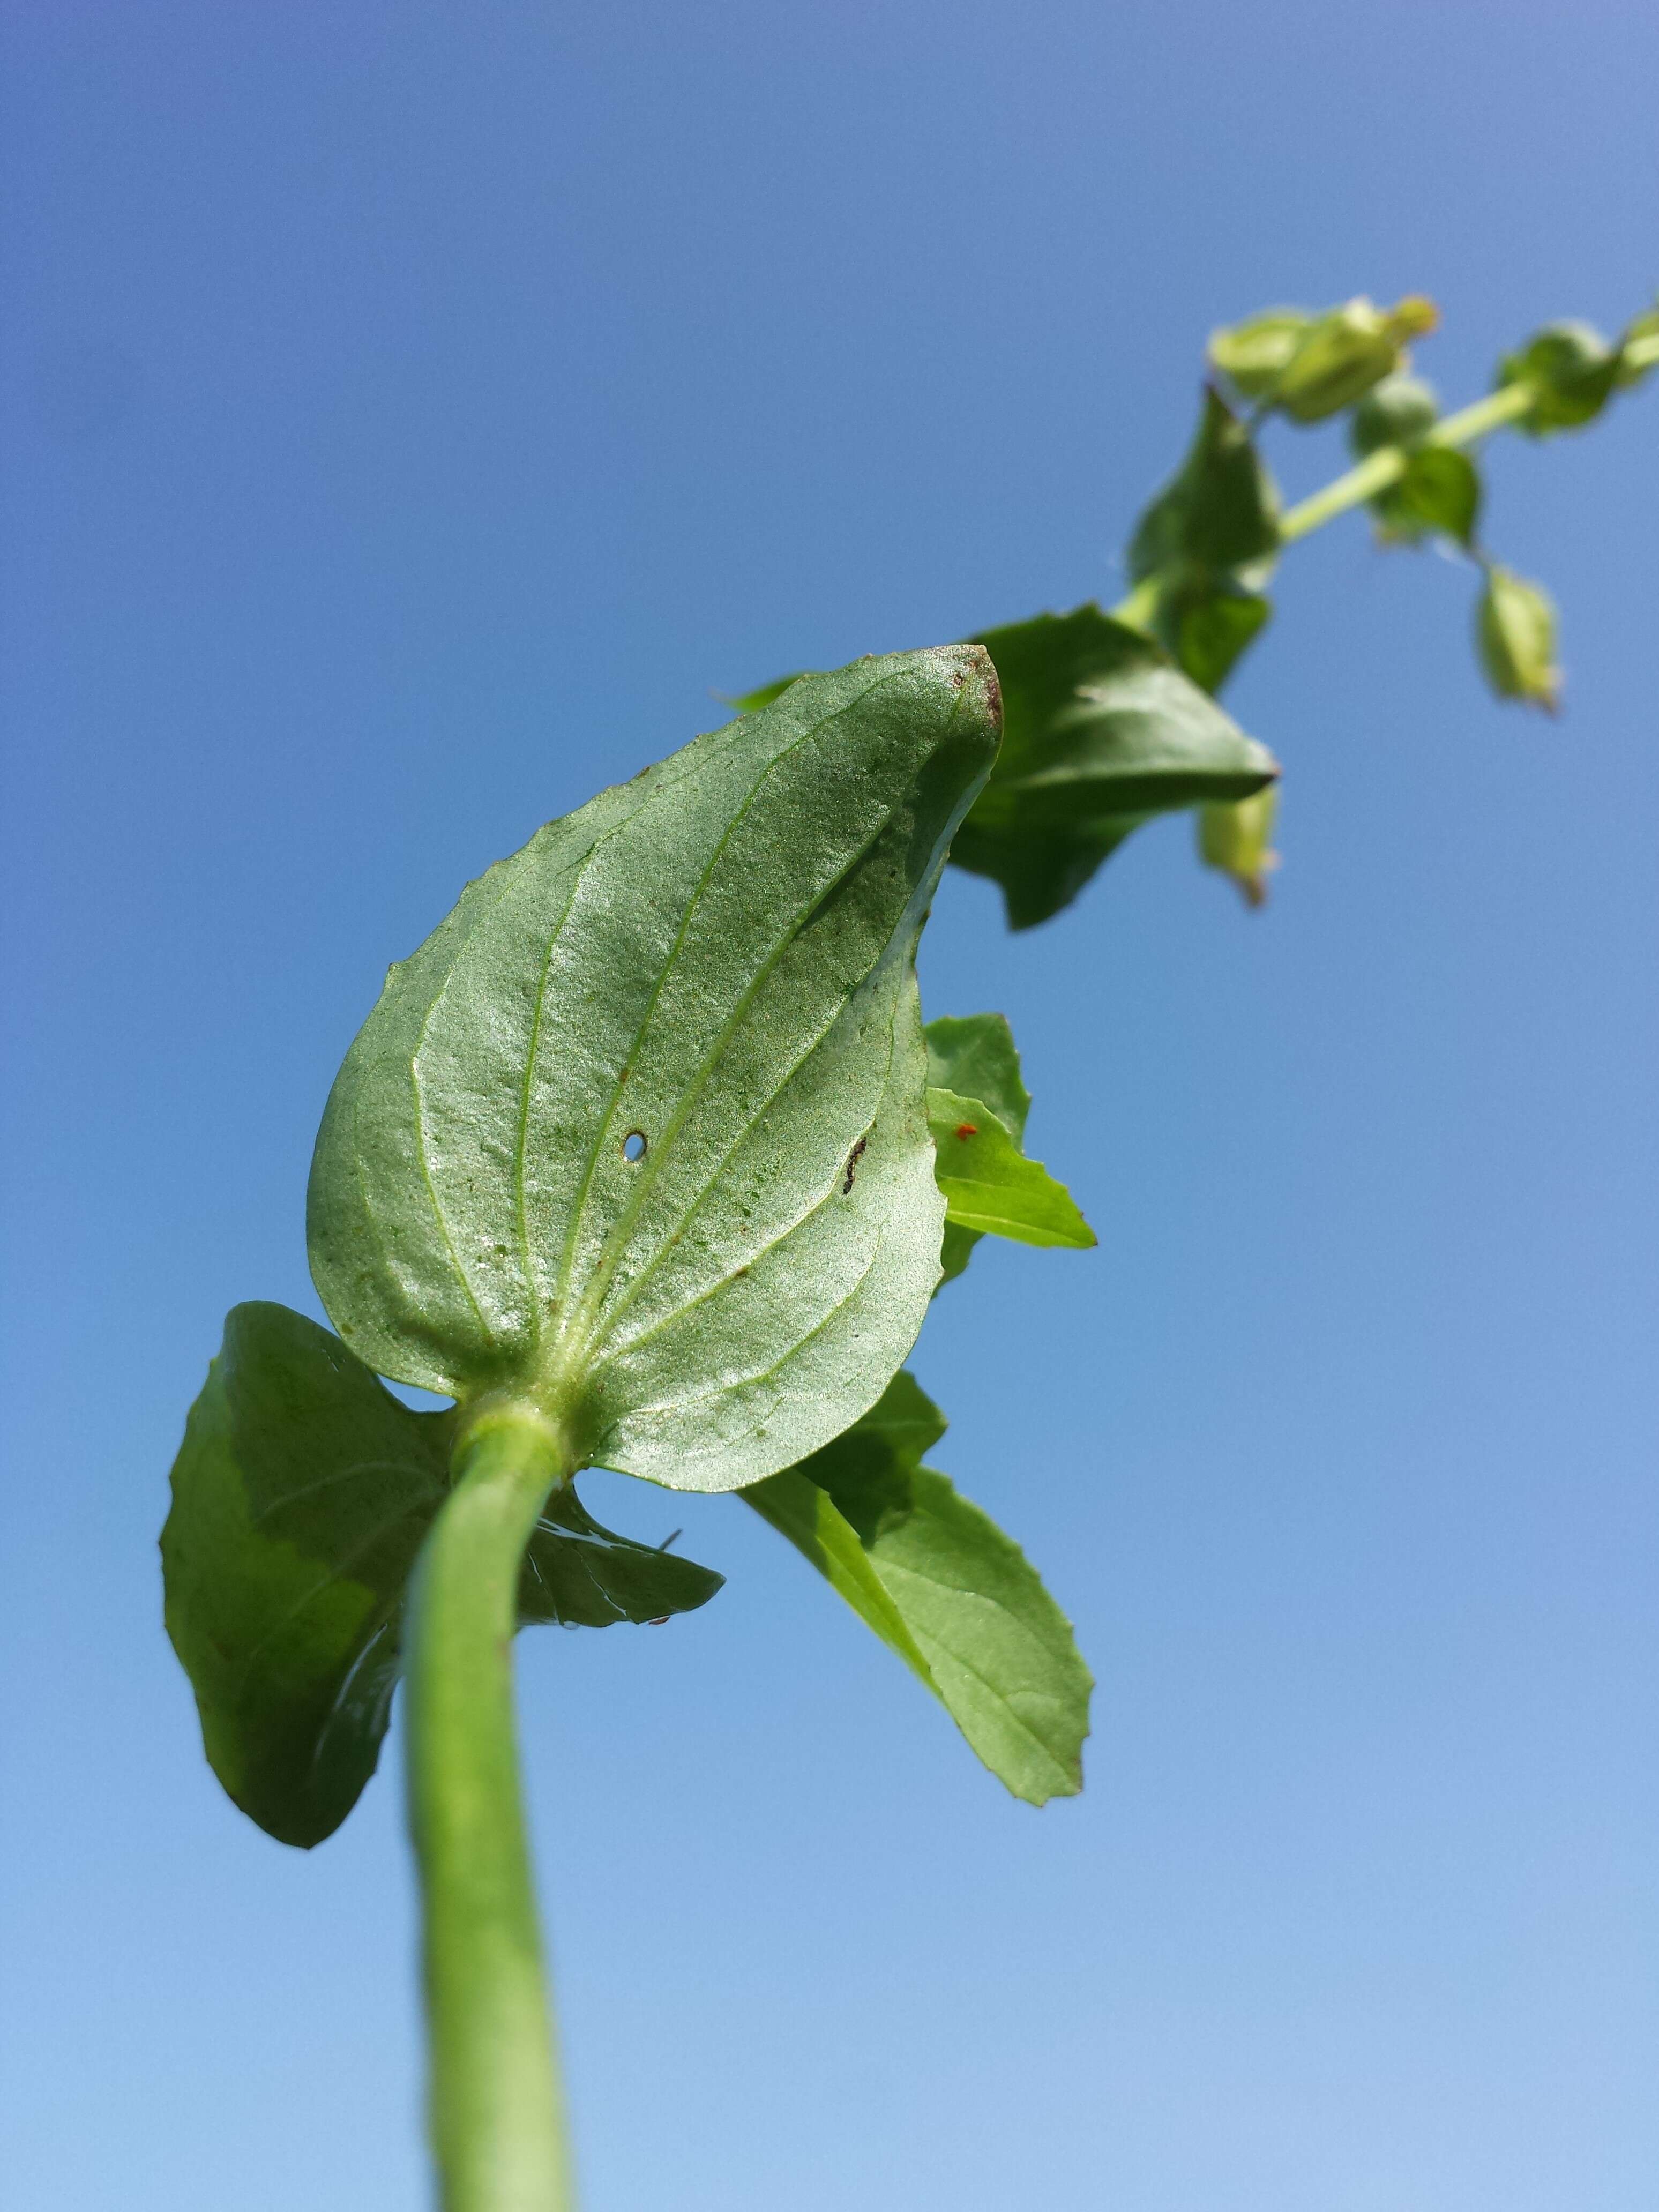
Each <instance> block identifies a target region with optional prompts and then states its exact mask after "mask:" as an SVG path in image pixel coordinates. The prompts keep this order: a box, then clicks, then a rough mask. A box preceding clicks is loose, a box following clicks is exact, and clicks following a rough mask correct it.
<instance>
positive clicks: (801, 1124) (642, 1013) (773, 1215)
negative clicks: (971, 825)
mask: <svg viewBox="0 0 1659 2212" xmlns="http://www.w3.org/2000/svg"><path fill="white" fill-rule="evenodd" d="M997 730H998V708H997V687H996V681H995V675H994V671H993V669H992V666H991V664H990V662H989V660H988V659H987V656H986V654H985V653H983V652H982V651H981V649H980V648H978V647H972V646H968V647H945V648H941V649H939V650H938V651H934V652H929V653H908V654H896V655H891V656H889V657H888V658H887V659H871V660H866V661H860V662H858V663H856V664H854V666H852V667H851V668H848V669H844V670H842V671H840V672H839V673H837V674H835V675H830V676H811V677H804V678H800V679H799V680H798V681H796V682H794V683H792V684H790V685H789V686H788V687H787V690H785V691H784V692H783V693H782V694H781V696H779V697H778V698H777V699H776V700H775V702H774V703H772V704H771V705H769V706H768V707H766V708H763V709H762V710H761V711H759V712H757V713H753V714H744V715H743V716H741V717H740V718H739V719H738V720H736V721H734V722H732V723H730V724H728V725H727V726H726V727H725V728H724V729H721V730H718V731H716V732H714V733H713V734H712V735H710V736H708V737H703V738H697V739H696V740H695V741H694V743H692V744H690V745H688V746H687V747H685V748H684V750H683V751H681V752H679V753H677V754H675V755H673V756H672V757H671V758H669V759H668V760H666V761H665V762H663V763H660V764H659V766H658V767H655V768H653V769H647V770H646V771H645V773H644V774H643V775H640V776H637V777H635V780H634V781H633V782H632V783H631V784H627V785H623V786H621V787H618V788H617V789H614V790H611V791H608V792H605V793H602V794H601V796H600V797H599V798H598V799H594V800H593V801H592V802H591V803H590V804H589V805H586V806H584V807H583V808H581V809H580V811H578V812H577V813H575V814H573V815H569V816H568V817H564V818H563V819H562V820H561V821H558V822H555V823H550V824H549V825H548V827H547V828H546V829H543V830H542V831H541V832H539V833H538V836H536V837H535V838H533V839H532V841H531V842H530V843H529V844H528V845H527V846H526V848H524V850H523V851H522V852H520V853H519V854H515V855H514V856H513V858H512V859H511V860H505V861H503V862H501V864H500V865H499V866H496V867H495V868H492V869H491V870H490V871H489V873H488V874H487V875H486V876H484V877H483V878H480V879H479V881H478V882H477V883H475V884H472V885H471V887H470V888H469V890H467V891H466V892H465V895H464V896H463V897H462V899H461V901H460V902H459V905H458V906H457V907H456V908H455V909H454V911H453V914H452V915H450V916H449V918H448V920H447V921H445V922H444V923H443V924H442V925H441V927H440V928H439V929H438V930H437V931H436V932H435V933H434V934H433V936H432V937H430V938H429V939H428V940H427V942H426V943H425V944H424V945H422V947H421V948H420V950H419V951H417V952H416V953H415V955H414V956H413V957H411V958H410V960H408V961H406V962H404V963H403V964H402V965H401V966H399V967H397V968H394V969H392V971H391V973H390V974H389V975H388V977H387V979H386V988H385V990H384V992H383V993H382V994H381V998H380V1004H379V1005H378V1006H376V1008H375V1010H374V1013H373V1014H372V1015H371V1016H370V1018H369V1019H368V1023H367V1024H365V1026H364V1028H363V1030H362V1032H361V1034H360V1035H359V1036H358V1038H357V1041H356V1043H355V1044H354V1045H353V1047H352V1048H351V1051H350V1053H349V1054H348V1056H347V1059H346V1061H345V1065H344V1066H343V1068H342V1070H341V1073H340V1075H339V1077H338V1079H337V1082H336V1084H335V1087H334V1090H333V1092H332V1094H331V1097H330V1100H329V1104H328V1109H327V1112H326V1114H325V1118H324V1122H323V1127H322V1131H321V1133H320V1135H319V1139H318V1146H317V1155H316V1159H315V1162H314V1164H313V1173H312V1182H311V1194H310V1213H309V1228H310V1242H311V1255H312V1267H313V1275H314V1277H315V1279H316V1282H317V1285H318V1289H319V1292H320V1293H321V1296H322V1298H323V1302H324V1304H325V1306H326V1308H327V1310H328V1312H329V1315H330V1317H331V1320H332V1321H333V1322H334V1323H335V1325H336V1327H337V1328H338V1329H339V1331H340V1333H341V1334H342V1336H343V1337H344V1338H345V1339H346V1340H348V1341H349V1344H350V1345H351V1346H352V1348H353V1350H354V1351H356V1352H357V1353H358V1354H359V1355H360V1357H362V1358H363V1359H364V1360H366V1361H367V1362H368V1363H369V1364H371V1365H373V1366H374V1368H375V1369H376V1370H378V1371H380V1373H382V1374H386V1375H389V1376H395V1377H396V1378H398V1380H400V1381H404V1382H408V1383H420V1384H422V1385H424V1386H425V1387H427V1388H428V1389H433V1390H437V1391H441V1392H442V1393H444V1394H445V1395H449V1396H453V1397H455V1398H458V1399H460V1400H466V1399H468V1398H470V1397H473V1396H476V1395H479V1394H480V1393H483V1392H485V1391H490V1390H504V1391H508V1392H511V1393H512V1394H513V1395H519V1396H522V1397H524V1398H526V1399H528V1400H529V1401H532V1403H534V1404H536V1405H537V1406H538V1407H541V1408H543V1409H544V1411H547V1412H548V1413H550V1414H552V1415H554V1416H555V1417H556V1418H557V1419H560V1420H562V1421H563V1422H565V1423H566V1424H568V1425H569V1426H570V1427H571V1428H572V1429H573V1430H574V1432H575V1435H576V1437H577V1441H578V1444H579V1447H580V1451H581V1455H582V1456H583V1457H584V1458H585V1459H586V1460H587V1461H588V1462H592V1463H597V1464H600V1465H604V1466H608V1467H614V1468H619V1469H620V1470H622V1471H623V1473H627V1474H639V1475H644V1476H647V1477H648V1478H649V1479H651V1480H655V1481H658V1482H662V1483H665V1484H667V1485H668V1486H671V1487H673V1488H678V1489H690V1490H726V1489H735V1488H738V1487H739V1486H742V1485H743V1484H744V1483H747V1482H750V1481H753V1480H755V1479H756V1478H757V1476H760V1475H763V1474H769V1473H771V1472H773V1471H774V1470H775V1469H776V1468H781V1467H784V1466H787V1465H788V1464H790V1463H791V1462H793V1461H795V1460H796V1459H799V1458H800V1457H801V1456H803V1455H805V1453H806V1452H807V1451H809V1450H811V1449H816V1448H817V1446H818V1445H820V1444H823V1443H826V1442H828V1441H829V1438H831V1437H834V1436H835V1435H836V1434H838V1433H839V1432H840V1431H842V1429H844V1428H846V1427H847V1426H848V1424H849V1423H850V1422H851V1421H853V1420H854V1419H856V1418H857V1417H858V1416H859V1415H860V1413H863V1412H864V1411H865V1410H866V1408H867V1407H869V1406H870V1405H871V1404H872V1402H873V1401H875V1400H876V1399H877V1398H878V1396H879V1395H880V1393H881V1391H882V1389H884V1386H885V1384H886V1383H887V1382H888V1381H889V1379H890V1377H891V1376H892V1375H893V1373H894V1372H895V1371H896V1369H897V1367H898V1366H899V1364H900V1363H901V1362H902V1359H903V1358H904V1356H905V1354H906V1352H908V1350H909V1347H910V1346H911V1344H912V1343H913V1342H914V1340H915V1334H916V1331H917V1329H918V1328H920V1326H921V1319H922V1316H923V1315H924V1314H925V1312H926V1310H927V1302H928V1299H929V1297H931V1295H932V1293H933V1288H934V1285H935V1284H936V1282H937V1280H938V1277H939V1241H940V1232H941V1230H942V1227H943V1221H944V1201H943V1199H942V1197H941V1195H940V1194H939V1190H938V1188H937V1187H936V1184H935V1182H934V1178H933V1142H932V1139H931V1137H930V1135H929V1133H928V1127H927V1115H926V1107H925V1098H924V1092H925V1073H926V1066H925V1051H924V1048H923V1044H922V1038H921V1017H920V1013H919V1011H918V1004H917V996H916V987H915V969H914V956H915V940H916V936H917V933H918V932H919V930H920V927H921V922H922V920H923V918H924V916H925V915H926V911H927V904H928V902H929V900H930V898H931V897H932V895H933V889H934V886H935V884H936V882H937V879H938V876H939V870H940V868H941V867H942V866H943V864H944V859H945V852H946V849H947V848H948V846H949V844H950V841H951V836H952V835H953V834H954V832H955V830H956V828H957V823H958V822H959V821H960V819H961V817H962V815H963V811H964V810H965V809H966V807H967V806H968V805H969V804H970V803H971V801H972V799H974V797H975V794H976V793H977V791H978V789H979V787H980V786H981V783H982V782H983V781H984V778H985V776H986V775H987V773H988V771H989V769H990V765H991V763H992V760H993V758H994V753H995V747H996V742H997Z"/></svg>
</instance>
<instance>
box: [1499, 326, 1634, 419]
mask: <svg viewBox="0 0 1659 2212" xmlns="http://www.w3.org/2000/svg"><path fill="white" fill-rule="evenodd" d="M1622 350H1623V349H1622V348H1614V347H1613V346H1610V345H1609V344H1608V343H1607V340H1606V339H1605V338H1604V337H1602V336H1601V332H1600V331H1598V330H1595V329H1592V327H1591V326H1590V325H1589V323H1551V324H1550V325H1548V326H1547V328H1546V329H1544V330H1541V331H1539V333H1538V335H1537V336H1536V337H1534V338H1530V339H1528V342H1527V343H1526V344H1525V345H1524V346H1522V348H1521V349H1520V350H1519V351H1518V352H1516V353H1512V354H1509V355H1507V356H1505V357H1504V360H1503V361H1502V362H1500V363H1499V365H1498V390H1499V391H1500V392H1501V391H1503V390H1504V389H1505V388H1506V387H1507V386H1510V385H1511V384H1518V383H1521V382H1522V381H1525V382H1527V383H1529V384H1531V385H1534V386H1535V387H1536V389H1537V398H1535V399H1534V402H1533V404H1532V405H1531V407H1530V408H1529V409H1528V410H1527V412H1526V414H1525V415H1523V416H1522V418H1521V425H1520V427H1521V428H1522V429H1523V430H1526V431H1528V432H1530V434H1531V435H1533V436H1534V438H1547V437H1551V436H1553V435H1554V434H1555V433H1556V432H1557V431H1559V430H1578V429H1582V428H1583V426H1584V424H1585V423H1586V422H1594V421H1595V417H1596V416H1598V415H1599V414H1600V413H1601V410H1602V409H1603V408H1604V407H1605V406H1606V405H1607V401H1608V399H1609V398H1611V397H1612V394H1613V387H1614V386H1615V385H1616V384H1617V383H1618V381H1619V368H1620V357H1621V354H1622Z"/></svg>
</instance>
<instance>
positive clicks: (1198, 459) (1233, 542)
mask: <svg viewBox="0 0 1659 2212" xmlns="http://www.w3.org/2000/svg"><path fill="white" fill-rule="evenodd" d="M1278 544H1279V493H1278V490H1277V489H1276V488H1275V486H1274V483H1273V477H1272V476H1271V475H1270V474H1269V473H1268V471H1267V464H1266V463H1265V462H1264V461H1263V460H1262V459H1261V455H1260V454H1259V453H1257V452H1256V449H1255V441H1254V440H1253V439H1252V438H1251V436H1250V433H1249V428H1247V426H1246V425H1245V424H1244V423H1243V422H1240V421H1239V419H1238V417H1237V416H1236V415H1235V414H1234V412H1233V410H1232V409H1231V407H1229V406H1228V404H1227V403H1226V401H1225V399H1224V398H1222V397H1221V394H1220V393H1219V392H1217V391H1216V390H1215V389H1214V388H1213V386H1206V390H1205V393H1204V401H1203V409H1202V412H1201V413H1200V416H1199V423H1198V430H1197V433H1196V435H1194V439H1193V442H1192V445H1191V446H1190V447H1189V448H1188V453H1187V457H1186V459H1184V460H1183V461H1182V465H1181V467H1180V470H1179V471H1178V472H1177V473H1176V476H1175V477H1172V478H1171V480H1170V483H1167V484H1166V485H1165V486H1164V489H1163V490H1162V491H1161V492H1159V493H1158V496H1157V497H1156V498H1155V499H1154V500H1153V501H1152V505H1151V506H1150V507H1147V509H1146V513H1144V514H1143V515H1142V516H1141V518H1140V520H1139V522H1138V523H1137V524H1136V526H1135V532H1134V535H1133V538H1131V539H1130V541H1129V574H1130V576H1131V577H1132V578H1133V580H1134V581H1135V582H1136V583H1139V582H1141V581H1142V580H1144V579H1145V578H1146V577H1149V576H1160V577H1175V576H1176V575H1179V574H1185V573H1190V572H1193V571H1196V572H1198V573H1199V574H1202V575H1203V576H1205V577H1206V578H1216V577H1228V578H1233V577H1239V576H1240V572H1241V571H1246V572H1249V573H1248V574H1245V575H1243V577H1241V578H1240V580H1242V581H1245V582H1255V581H1260V580H1261V577H1262V575H1263V574H1265V569H1264V568H1263V565H1262V564H1264V563H1266V562H1268V560H1269V556H1271V555H1272V554H1273V551H1274V550H1275V548H1276V547H1277V546H1278ZM994 657H995V656H994V653H993V658H994Z"/></svg>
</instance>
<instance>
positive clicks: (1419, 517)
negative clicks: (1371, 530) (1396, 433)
mask: <svg viewBox="0 0 1659 2212" xmlns="http://www.w3.org/2000/svg"><path fill="white" fill-rule="evenodd" d="M1371 505H1372V507H1373V508H1374V509H1375V510H1376V517H1377V526H1378V534H1379V536H1381V537H1382V538H1384V539H1385V540H1387V539H1399V540H1402V541H1404V542H1406V543H1408V544H1409V543H1413V542H1415V541H1416V540H1417V539H1419V538H1426V537H1429V536H1431V535H1432V534H1434V533H1435V532H1438V533H1439V534H1440V535H1441V536H1442V537H1444V538H1453V539H1455V542H1456V543H1457V544H1460V545H1462V546H1465V547H1469V546H1472V545H1473V544H1474V541H1475V537H1476V533H1477V530H1478V527H1479V524H1480V471H1479V470H1478V469H1477V468H1476V467H1475V465H1474V462H1473V461H1472V460H1471V459H1469V457H1468V454H1467V453H1459V452H1458V451H1457V449H1456V447H1452V446H1421V447H1419V448H1418V450H1417V451H1416V452H1415V453H1413V455H1412V457H1411V459H1409V460H1408V461H1407V464H1406V473H1405V475H1404V476H1403V477H1401V479H1400V481H1399V483H1396V484H1391V485H1390V486H1389V489H1388V490H1387V491H1385V492H1383V493H1382V494H1381V495H1379V496H1378V497H1377V498H1376V499H1375V500H1373V501H1372V502H1371Z"/></svg>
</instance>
